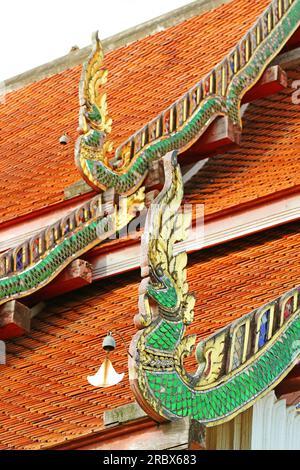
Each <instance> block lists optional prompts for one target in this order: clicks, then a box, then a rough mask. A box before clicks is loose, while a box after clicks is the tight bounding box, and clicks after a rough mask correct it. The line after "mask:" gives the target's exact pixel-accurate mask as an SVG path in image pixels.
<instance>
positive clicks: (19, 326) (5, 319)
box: [0, 300, 31, 340]
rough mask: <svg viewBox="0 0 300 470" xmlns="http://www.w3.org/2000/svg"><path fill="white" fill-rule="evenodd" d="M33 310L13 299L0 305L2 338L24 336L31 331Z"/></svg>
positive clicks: (0, 333)
mask: <svg viewBox="0 0 300 470" xmlns="http://www.w3.org/2000/svg"><path fill="white" fill-rule="evenodd" d="M30 320H31V311H30V308H28V307H27V306H26V305H24V304H22V303H21V302H18V301H17V300H11V301H9V302H7V303H6V304H4V305H2V306H1V307H0V339H1V340H7V339H10V338H16V337H19V336H22V335H23V334H24V333H26V332H28V331H30Z"/></svg>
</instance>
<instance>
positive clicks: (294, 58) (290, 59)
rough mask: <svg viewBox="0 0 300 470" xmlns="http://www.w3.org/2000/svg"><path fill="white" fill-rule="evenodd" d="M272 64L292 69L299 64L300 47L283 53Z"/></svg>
mask: <svg viewBox="0 0 300 470" xmlns="http://www.w3.org/2000/svg"><path fill="white" fill-rule="evenodd" d="M274 64H278V65H280V66H281V67H283V68H293V67H297V66H298V65H299V64H300V47H297V48H296V49H293V50H291V51H288V52H283V53H282V54H280V55H279V56H277V57H276V59H275V60H274Z"/></svg>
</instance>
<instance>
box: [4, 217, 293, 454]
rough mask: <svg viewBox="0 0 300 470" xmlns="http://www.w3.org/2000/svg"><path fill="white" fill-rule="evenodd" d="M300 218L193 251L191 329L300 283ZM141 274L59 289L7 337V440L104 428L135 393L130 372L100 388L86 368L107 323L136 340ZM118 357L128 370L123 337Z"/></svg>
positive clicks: (20, 445)
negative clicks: (27, 328)
mask: <svg viewBox="0 0 300 470" xmlns="http://www.w3.org/2000/svg"><path fill="white" fill-rule="evenodd" d="M299 228H300V223H299V222H297V223H292V224H288V225H285V226H281V227H277V228H275V229H272V230H269V231H268V232H262V233H260V234H255V235H254V236H249V237H246V238H244V239H241V240H236V241H233V242H230V243H228V244H226V245H220V246H217V247H213V248H210V249H206V250H203V251H200V252H198V253H195V254H193V255H191V256H190V257H189V265H188V278H189V283H190V290H191V291H195V293H196V295H197V303H196V309H195V320H194V323H193V324H192V326H191V327H190V328H189V332H197V334H198V339H200V338H203V337H205V336H207V335H209V334H210V333H212V332H214V331H215V330H216V329H218V328H220V327H223V326H225V325H227V324H229V323H230V322H232V321H233V320H234V319H236V318H238V317H240V316H242V315H244V314H246V313H248V312H250V311H251V310H252V309H254V308H257V307H258V306H260V305H263V304H264V303H266V302H268V301H270V300H272V299H273V298H276V297H277V296H278V295H280V294H282V293H283V292H284V291H286V290H289V289H291V288H292V287H294V286H296V285H298V284H299V281H300V267H299V266H300V265H299V253H300V233H299ZM139 282H140V274H139V273H138V272H132V273H128V274H127V275H126V276H125V277H124V276H118V277H114V278H111V279H109V280H105V281H103V280H102V281H99V282H97V283H95V284H93V285H91V286H88V287H85V288H83V289H81V290H79V291H77V292H76V293H75V294H74V293H71V294H69V295H65V296H63V297H62V298H57V299H53V300H51V304H49V306H48V307H47V308H46V311H45V312H43V313H42V314H40V315H39V316H38V317H36V318H34V319H33V325H32V331H31V333H30V334H28V335H27V336H24V337H21V338H17V339H14V340H11V341H10V342H8V343H7V351H8V357H7V367H1V375H0V418H1V419H0V449H1V448H2V449H4V448H5V449H9V448H16V449H24V448H25V449H33V448H46V447H50V446H52V445H54V444H56V443H61V442H64V441H66V440H69V439H72V438H75V437H80V436H84V435H88V434H90V433H92V432H95V431H97V430H100V429H102V426H103V424H102V414H103V412H104V411H105V410H107V409H111V408H115V407H117V406H119V405H123V404H126V403H129V402H132V401H133V400H134V397H133V395H132V393H131V391H130V388H129V384H128V374H126V376H125V379H124V380H123V381H122V382H121V383H120V384H118V386H115V387H111V388H109V389H96V388H92V387H91V386H90V385H89V384H88V382H87V380H86V376H87V375H88V374H91V373H92V372H93V371H96V370H97V368H98V367H99V365H100V363H101V361H102V359H103V354H102V350H101V341H102V337H103V335H105V334H106V332H107V330H109V329H117V330H118V331H119V332H120V333H121V334H122V335H123V336H124V338H125V340H126V342H127V343H129V342H130V340H131V337H132V335H133V334H134V333H135V331H136V330H135V327H134V325H133V317H134V315H135V314H136V313H137V301H138V286H139ZM115 299H118V302H117V303H116V302H115ZM113 363H114V366H115V368H116V370H117V371H118V372H121V371H126V370H127V358H126V353H125V350H124V348H123V347H121V346H120V347H118V348H117V350H116V351H115V352H114V353H113Z"/></svg>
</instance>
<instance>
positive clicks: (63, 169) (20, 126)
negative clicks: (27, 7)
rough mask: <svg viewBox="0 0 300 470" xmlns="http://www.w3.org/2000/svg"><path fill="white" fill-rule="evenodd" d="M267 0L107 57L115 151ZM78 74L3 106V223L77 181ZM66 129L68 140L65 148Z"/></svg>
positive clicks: (14, 96)
mask: <svg viewBox="0 0 300 470" xmlns="http://www.w3.org/2000/svg"><path fill="white" fill-rule="evenodd" d="M268 3H269V1H268V0H256V1H254V2H251V4H249V2H248V1H247V0H236V1H234V2H230V3H228V4H225V5H223V6H221V7H219V8H217V9H214V10H212V11H210V12H207V13H205V14H203V15H200V16H196V17H193V18H191V19H189V20H187V21H184V22H182V23H180V24H178V25H177V26H174V27H171V28H168V29H167V30H165V31H162V32H159V33H156V34H154V35H151V36H148V37H145V38H144V39H141V40H139V41H137V42H135V43H132V44H130V45H129V46H127V47H121V48H119V49H116V50H114V51H112V52H110V53H109V54H107V56H106V59H105V65H106V67H107V68H108V70H109V80H108V84H107V93H108V97H109V98H108V102H109V112H110V115H111V116H112V118H113V122H114V124H113V132H112V140H113V141H114V143H115V146H117V145H119V144H121V143H122V142H123V141H124V140H125V139H126V138H127V137H129V136H130V135H131V134H132V133H133V132H135V131H136V130H137V129H139V128H140V127H142V126H143V125H144V124H145V123H147V122H148V121H149V120H151V119H152V118H153V117H155V116H156V115H157V113H158V112H160V111H162V110H163V109H165V108H166V107H167V106H168V105H170V104H171V103H172V102H173V101H175V100H176V99H177V98H178V97H180V95H182V94H183V93H184V92H186V91H187V90H188V89H189V88H190V87H191V86H192V85H194V84H195V83H196V82H197V81H198V80H199V79H200V78H202V77H203V76H204V75H205V74H206V73H208V72H209V71H210V69H211V68H212V67H213V66H215V65H216V64H217V63H218V62H219V61H220V60H221V59H222V58H223V57H224V56H225V55H226V53H227V52H228V51H229V50H230V49H231V48H232V47H234V46H235V44H236V43H237V41H238V40H239V39H240V38H241V37H242V36H243V35H244V33H245V32H246V31H247V30H248V29H249V28H250V27H251V26H252V24H253V23H254V21H255V19H256V18H257V17H258V16H259V15H260V14H261V13H262V12H263V10H264V9H265V7H266V6H267V5H268ZM80 72H81V66H76V67H74V68H72V69H68V70H65V71H63V72H61V73H59V74H56V75H53V76H51V77H49V78H46V79H43V80H40V81H37V82H35V83H32V84H30V85H28V86H26V87H24V88H22V89H19V90H17V91H14V92H11V93H9V94H8V95H7V96H6V100H5V103H4V104H1V105H0V115H1V122H2V123H3V124H2V126H1V127H2V128H1V133H2V139H1V143H0V177H1V179H2V181H3V182H4V183H5V184H3V185H2V187H1V189H0V202H1V212H0V221H1V222H7V221H12V220H13V219H15V218H18V217H22V216H25V215H27V214H30V213H33V212H36V211H39V210H41V209H44V208H49V207H51V206H53V205H54V204H57V203H61V202H63V201H64V189H65V188H66V187H67V186H69V185H71V184H72V183H74V182H76V181H78V179H79V174H78V171H77V169H76V167H75V164H74V142H75V140H76V137H77V131H76V129H77V126H78V83H79V79H80ZM162 76H163V80H162ZM64 132H67V134H68V135H69V136H70V137H71V140H70V142H69V144H68V145H66V146H64V147H63V146H61V145H60V144H59V138H60V136H61V135H62V134H63V133H64ZM24 190H25V191H24Z"/></svg>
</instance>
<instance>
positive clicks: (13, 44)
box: [0, 0, 192, 82]
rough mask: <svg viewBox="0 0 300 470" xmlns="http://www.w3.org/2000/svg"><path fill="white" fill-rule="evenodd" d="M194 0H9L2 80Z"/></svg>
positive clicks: (0, 48) (0, 34)
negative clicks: (94, 36) (95, 36)
mask: <svg viewBox="0 0 300 470" xmlns="http://www.w3.org/2000/svg"><path fill="white" fill-rule="evenodd" d="M191 1H192V0H123V1H122V0H48V1H46V2H44V1H41V0H5V1H3V2H1V7H0V15H1V27H0V64H1V65H0V82H1V81H3V80H5V79H7V78H10V77H13V76H14V75H17V74H19V73H22V72H25V71H27V70H30V69H32V68H33V67H37V66H38V65H42V64H44V63H46V62H49V61H51V60H54V59H57V58H58V57H61V56H63V55H65V54H68V52H69V51H70V49H71V47H72V46H74V45H77V46H79V47H80V48H81V47H84V46H87V45H89V44H90V43H91V34H92V32H93V31H95V30H99V36H100V38H101V39H104V38H106V37H108V36H111V35H113V34H116V33H119V32H121V31H123V30H124V29H127V28H130V27H132V26H135V25H138V24H140V23H143V22H144V21H148V20H150V19H152V18H155V17H156V16H159V15H162V14H164V13H167V12H169V11H171V10H174V9H176V8H179V7H181V6H183V5H186V4H188V3H191Z"/></svg>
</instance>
